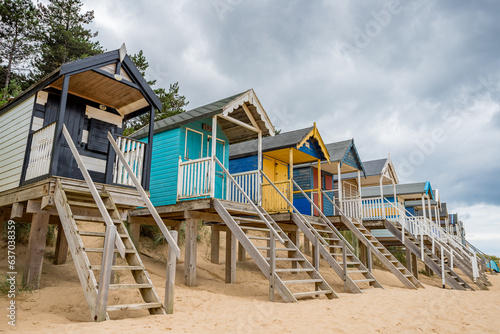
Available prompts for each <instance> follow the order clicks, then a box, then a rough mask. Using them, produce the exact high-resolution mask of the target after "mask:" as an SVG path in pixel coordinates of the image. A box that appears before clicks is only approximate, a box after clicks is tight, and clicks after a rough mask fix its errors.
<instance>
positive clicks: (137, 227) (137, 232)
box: [129, 223, 141, 249]
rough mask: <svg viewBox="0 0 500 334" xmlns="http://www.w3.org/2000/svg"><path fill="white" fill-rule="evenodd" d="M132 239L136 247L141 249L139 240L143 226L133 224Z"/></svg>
mask: <svg viewBox="0 0 500 334" xmlns="http://www.w3.org/2000/svg"><path fill="white" fill-rule="evenodd" d="M129 231H130V238H131V239H132V241H133V242H134V245H135V247H136V248H137V249H139V239H140V235H141V224H138V223H132V224H130V225H129Z"/></svg>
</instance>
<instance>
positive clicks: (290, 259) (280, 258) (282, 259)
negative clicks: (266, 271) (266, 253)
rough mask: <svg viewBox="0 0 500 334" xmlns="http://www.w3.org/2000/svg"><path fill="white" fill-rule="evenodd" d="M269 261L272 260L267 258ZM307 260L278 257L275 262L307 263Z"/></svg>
mask: <svg viewBox="0 0 500 334" xmlns="http://www.w3.org/2000/svg"><path fill="white" fill-rule="evenodd" d="M265 259H266V260H267V261H269V260H270V258H268V257H266V258H265ZM305 260H306V259H299V258H295V257H277V258H275V261H292V262H295V261H296V262H300V261H305Z"/></svg>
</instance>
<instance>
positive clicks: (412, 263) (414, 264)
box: [411, 253, 418, 279]
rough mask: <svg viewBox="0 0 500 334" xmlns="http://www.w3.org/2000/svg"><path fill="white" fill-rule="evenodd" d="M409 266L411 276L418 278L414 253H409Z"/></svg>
mask: <svg viewBox="0 0 500 334" xmlns="http://www.w3.org/2000/svg"><path fill="white" fill-rule="evenodd" d="M411 266H412V270H411V272H412V273H413V276H414V277H415V278H416V279H418V262H417V256H416V255H415V254H413V253H412V254H411Z"/></svg>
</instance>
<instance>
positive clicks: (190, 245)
mask: <svg viewBox="0 0 500 334" xmlns="http://www.w3.org/2000/svg"><path fill="white" fill-rule="evenodd" d="M197 236H198V221H197V220H196V219H187V220H186V238H185V243H186V252H185V254H184V282H185V284H186V286H196V246H197V245H196V239H197Z"/></svg>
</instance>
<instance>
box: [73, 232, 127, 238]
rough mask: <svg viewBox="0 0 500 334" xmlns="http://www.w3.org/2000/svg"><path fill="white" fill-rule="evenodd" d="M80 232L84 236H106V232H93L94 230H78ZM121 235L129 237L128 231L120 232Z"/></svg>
mask: <svg viewBox="0 0 500 334" xmlns="http://www.w3.org/2000/svg"><path fill="white" fill-rule="evenodd" d="M78 234H79V235H80V236H82V237H105V236H106V233H105V232H92V231H78ZM120 237H122V238H125V237H128V234H126V233H120Z"/></svg>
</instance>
